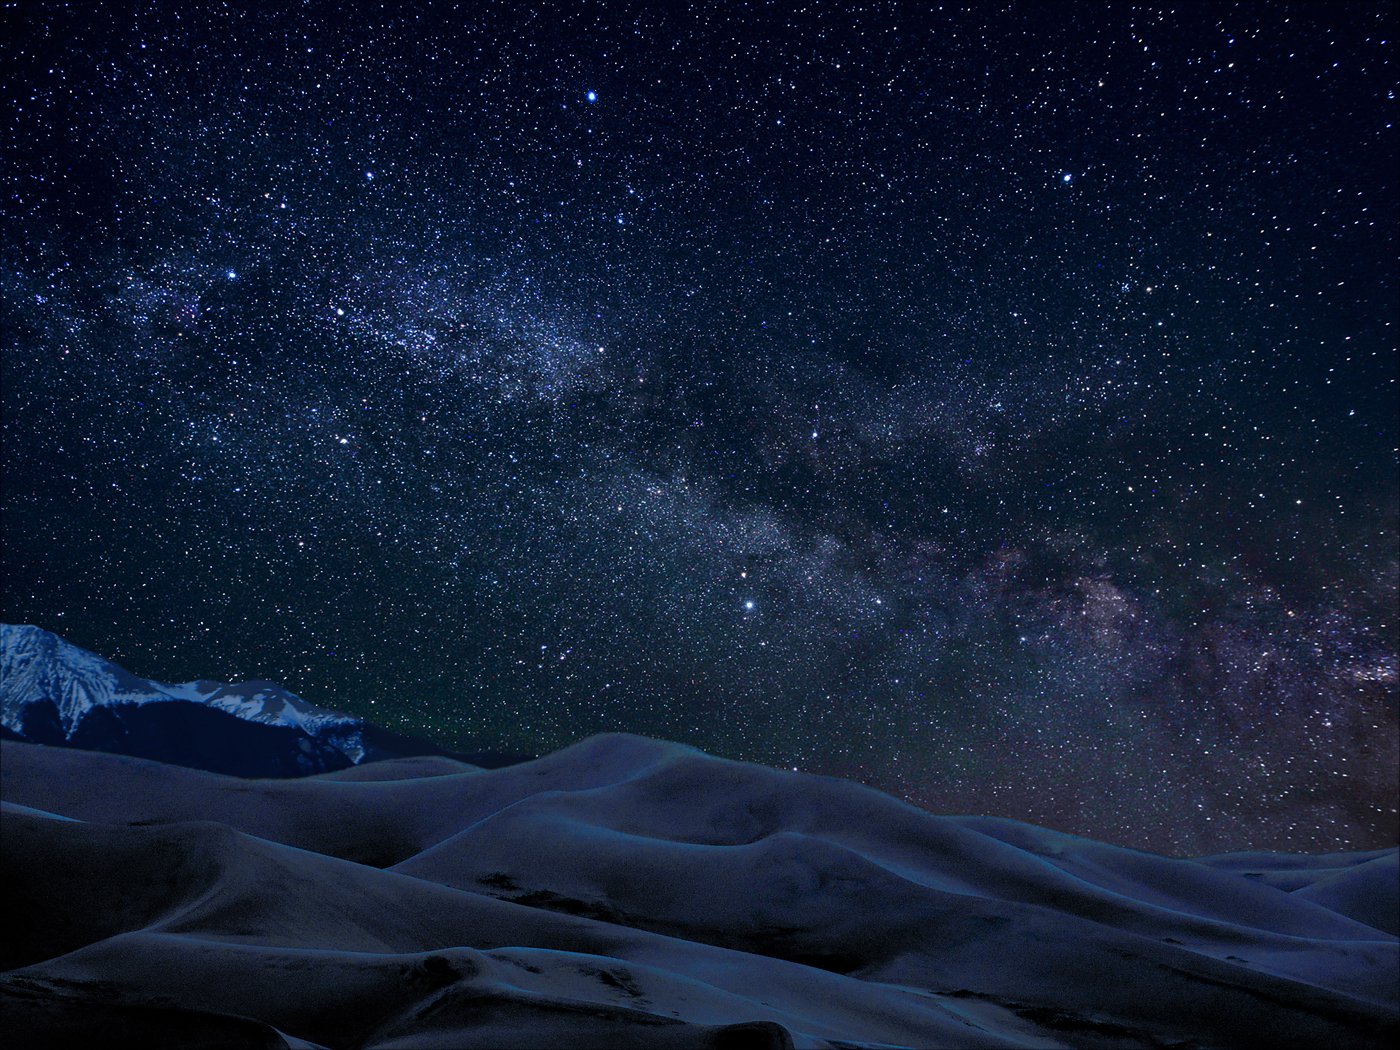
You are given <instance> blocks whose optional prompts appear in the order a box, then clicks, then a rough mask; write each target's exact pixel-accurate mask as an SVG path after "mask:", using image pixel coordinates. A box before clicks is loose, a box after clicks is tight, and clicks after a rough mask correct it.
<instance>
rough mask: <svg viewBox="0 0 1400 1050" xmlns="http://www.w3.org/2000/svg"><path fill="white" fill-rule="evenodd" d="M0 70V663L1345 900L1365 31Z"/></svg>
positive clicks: (1357, 719) (475, 48) (1384, 619)
mask: <svg viewBox="0 0 1400 1050" xmlns="http://www.w3.org/2000/svg"><path fill="white" fill-rule="evenodd" d="M7 14H8V18H7V21H8V22H9V23H10V26H11V29H10V30H7V32H6V33H5V34H4V36H5V39H6V43H4V44H0V48H2V49H3V51H4V61H5V66H6V68H7V71H8V73H9V75H8V77H7V78H6V83H5V87H4V92H5V93H4V96H3V113H4V122H5V124H4V129H5V141H6V142H7V144H8V148H7V150H6V156H5V160H4V162H3V166H0V186H3V196H4V222H5V229H6V236H5V237H4V238H3V248H2V249H0V250H2V251H3V256H2V257H0V289H3V301H4V307H3V310H4V316H3V324H0V337H2V338H3V351H4V353H3V366H2V367H3V373H0V378H3V398H2V400H3V468H4V483H3V491H2V493H0V495H3V524H4V546H3V568H4V579H5V581H6V585H5V588H4V594H3V609H0V611H3V619H4V620H5V621H6V622H32V623H36V624H38V625H40V626H43V627H46V628H48V629H50V630H54V631H57V632H58V633H60V634H63V635H64V636H66V637H67V638H69V639H70V640H71V641H73V642H75V643H77V644H80V645H83V646H85V647H87V648H90V649H93V650H95V651H97V652H100V653H102V654H103V655H105V656H108V657H110V658H112V659H115V660H118V661H119V662H121V663H123V664H125V665H126V666H128V667H129V668H130V669H131V670H132V671H134V672H136V673H138V674H141V675H145V676H149V677H155V678H161V679H165V680H181V679H189V678H194V677H218V678H224V679H233V678H238V677H255V678H267V679H274V680H278V681H281V682H283V683H284V684H286V685H287V686H288V687H290V688H292V689H294V690H295V691H297V692H299V693H300V694H302V695H304V696H305V697H306V698H307V699H309V700H311V701H313V702H315V703H320V704H324V705H326V706H332V707H337V708H340V709H342V710H346V711H349V712H352V713H356V714H361V715H365V716H367V717H370V718H372V719H374V720H376V721H378V722H380V723H382V724H385V725H387V726H389V727H391V728H395V729H399V730H403V731H409V732H415V733H419V734H423V735H429V736H431V737H433V738H434V739H437V740H439V741H440V742H443V743H445V744H448V745H456V746H459V747H463V748H471V747H480V746H486V747H491V748H497V749H500V750H513V751H525V752H531V753H541V752H543V751H546V750H549V749H553V748H555V747H558V746H561V745H563V744H565V743H567V742H569V741H572V740H575V739H578V738H580V737H582V736H584V735H587V734H590V733H595V732H599V731H605V730H626V731H630V732H637V733H644V734H648V735H652V736H659V737H665V738H669V739H675V740H680V741H683V742H687V743H692V744H695V745H698V746H700V747H703V748H705V749H707V750H710V751H712V752H714V753H717V754H722V755H726V756H731V757H736V758H744V759H750V760H755V761H760V762H765V763H770V764H774V765H780V766H785V767H796V768H800V769H803V770H807V771H812V772H819V773H828V774H833V775H839V776H847V777H854V778H857V779H860V780H862V781H864V782H866V783H869V784H872V785H874V786H876V787H879V788H881V789H884V790H886V791H889V792H892V793H894V794H896V795H898V796H900V797H903V798H907V799H908V800H910V801H911V802H914V803H915V804H918V805H921V806H926V807H928V808H931V809H934V810H936V811H940V812H967V813H971V812H977V813H994V814H1004V815H1008V816H1013V817H1017V818H1020V819H1025V820H1031V821H1035V822H1038V823H1044V824H1048V825H1050V826H1053V827H1057V828H1061V829H1064V830H1068V831H1074V832H1078V833H1082V834H1088V835H1092V836H1095V837H1099V838H1103V839H1107V840H1110V841H1114V842H1119V843H1123V844H1127V845H1132V846H1138V847H1143V848H1149V849H1154V850H1161V851H1166V852H1176V853H1191V852H1208V851H1212V850H1225V849H1241V848H1247V847H1260V848H1276V849H1292V850H1332V849H1345V848H1373V847H1378V846H1388V845H1393V844H1394V842H1395V840H1396V836H1397V833H1400V815H1398V814H1397V802H1396V791H1395V783H1396V777H1397V771H1398V768H1397V767H1398V765H1400V759H1398V757H1397V756H1398V755H1400V745H1398V744H1397V731H1398V730H1397V722H1398V719H1397V674H1398V672H1397V612H1396V606H1397V592H1398V590H1400V555H1397V540H1396V535H1397V525H1398V522H1397V517H1398V516H1400V515H1398V512H1397V502H1398V500H1400V493H1398V491H1397V442H1396V429H1397V385H1396V324H1395V321H1396V317H1397V300H1396V294H1397V293H1396V288H1397V276H1400V274H1397V269H1400V268H1398V267H1397V263H1396V258H1397V255H1396V228H1397V227H1396V219H1397V187H1396V179H1395V173H1396V171H1397V163H1396V162H1397V152H1396V133H1395V126H1394V122H1395V117H1396V107H1397V102H1396V97H1395V91H1396V79H1397V78H1396V62H1395V47H1394V36H1395V31H1396V25H1395V19H1394V14H1393V11H1392V10H1390V9H1388V8H1387V6H1386V5H1381V4H1364V3H1356V4H1347V5H1335V6H1326V5H1314V4H1307V5H1296V6H1290V5H1287V4H1276V5H1274V4H1271V5H1267V6H1263V5H1228V4H1221V5H1209V6H1206V7H1201V6H1198V5H1185V6H1182V7H1180V8H1174V7H1151V6H1142V5H1126V4H1116V3H1115V4H1105V5H1099V6H1096V7H1095V8H1093V9H1092V10H1091V9H1089V8H1084V9H1081V8H1078V7H1076V8H1073V9H1072V10H1071V9H1070V8H1068V7H1063V8H1062V7H1060V6H1059V5H1025V4H1010V5H1004V6H1000V7H996V6H991V5H981V4H979V5H969V6H968V7H965V8H961V9H953V8H951V7H946V6H945V7H943V8H940V9H938V10H929V9H927V8H926V6H925V5H908V6H906V5H900V4H886V3H879V4H807V5H797V4H778V3H754V4H747V5H716V6H714V7H700V6H694V7H691V8H682V7H681V6H679V5H650V6H637V7H633V6H626V5H620V4H588V3H573V4H567V5H548V6H545V7H539V8H537V9H536V10H534V11H527V10H523V9H522V5H516V4H482V3H472V4H462V5H455V6H454V5H451V4H424V3H408V4H402V5H384V6H380V5H374V4H352V5H350V6H349V7H348V8H347V7H345V6H343V5H331V4H321V3H300V4H296V5H288V6H287V7H286V8H285V9H280V10H274V9H273V7H271V6H269V5H259V4H239V3H221V4H202V3H178V4H177V3H163V2H156V3H150V4H146V5H142V6H140V7H139V8H135V9H133V10H127V11H122V12H118V11H116V10H113V9H108V8H101V9H99V8H96V7H93V6H92V5H83V4H77V5H67V4H60V3H27V2H15V3H12V4H10V5H8V11H7Z"/></svg>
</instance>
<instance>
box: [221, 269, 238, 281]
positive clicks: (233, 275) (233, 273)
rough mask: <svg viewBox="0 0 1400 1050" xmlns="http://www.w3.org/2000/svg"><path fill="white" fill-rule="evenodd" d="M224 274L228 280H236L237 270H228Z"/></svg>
mask: <svg viewBox="0 0 1400 1050" xmlns="http://www.w3.org/2000/svg"><path fill="white" fill-rule="evenodd" d="M224 276H225V277H227V278H228V279H229V280H230V281H236V280H238V271H237V270H229V271H228V272H227V273H226V274H224Z"/></svg>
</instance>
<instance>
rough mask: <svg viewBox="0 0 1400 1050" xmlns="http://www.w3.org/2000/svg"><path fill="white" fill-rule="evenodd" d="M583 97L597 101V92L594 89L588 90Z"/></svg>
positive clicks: (590, 100)
mask: <svg viewBox="0 0 1400 1050" xmlns="http://www.w3.org/2000/svg"><path fill="white" fill-rule="evenodd" d="M583 97H584V98H586V99H588V101H589V102H597V101H598V92H596V91H590V92H589V93H588V94H586V95H584V96H583Z"/></svg>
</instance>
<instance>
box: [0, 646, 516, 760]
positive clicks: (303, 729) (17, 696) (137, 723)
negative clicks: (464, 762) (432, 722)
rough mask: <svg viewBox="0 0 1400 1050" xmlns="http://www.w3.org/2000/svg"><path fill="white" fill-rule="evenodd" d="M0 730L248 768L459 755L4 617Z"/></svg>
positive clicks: (268, 691) (272, 689)
mask: <svg viewBox="0 0 1400 1050" xmlns="http://www.w3.org/2000/svg"><path fill="white" fill-rule="evenodd" d="M0 736H6V737H10V738H12V739H19V740H26V741H30V742H33V743H40V744H50V745H59V746H68V747H79V748H84V749H87V750H91V751H108V752H113V753H116V754H125V755H135V756H137V757H140V758H151V759H156V760H157V761H162V762H171V763H175V764H177V765H183V766H192V767H194V768H197V769H205V770H210V771H212V772H218V773H230V774H234V775H239V776H296V775H304V774H308V773H323V772H329V771H331V770H336V769H344V768H346V767H347V766H352V765H358V764H360V763H363V762H368V761H374V760H377V759H383V758H395V757H402V756H406V755H428V754H437V755H442V754H448V752H445V751H444V750H443V749H441V748H439V747H436V746H435V745H433V744H430V743H427V742H425V741H420V740H413V739H411V738H408V737H403V736H400V735H398V734H395V733H391V732H389V731H388V730H385V729H382V728H380V727H378V726H375V725H373V724H371V723H368V722H366V721H365V720H363V719H360V718H355V717H353V716H351V715H347V714H343V713H341V712H339V711H331V710H327V709H326V708H323V707H317V706H316V705H315V704H310V703H307V702H306V701H305V700H303V699H301V697H299V696H296V695H295V694H294V693H291V692H289V691H288V690H286V689H284V688H282V687H281V686H280V685H277V684H275V683H273V682H264V681H252V682H237V683H233V684H228V683H224V682H214V681H208V680H204V679H201V680H198V681H194V682H184V683H180V684H176V685H167V684H165V683H162V682H153V681H150V680H149V679H145V678H139V677H137V676H136V675H134V674H132V673H131V672H129V671H127V670H126V669H125V668H122V667H119V666H118V665H117V664H114V663H112V662H111V661H110V660H106V659H104V658H103V657H101V656H98V655H97V654H95V653H91V652H88V651H87V650H86V649H80V648H79V647H78V646H76V645H72V644H70V643H69V642H66V641H64V640H63V639H62V638H60V637H59V636H58V635H56V634H53V633H51V632H49V631H45V630H42V629H41V628H38V627H32V626H28V625H21V626H15V625H10V624H3V625H0ZM474 757H476V758H477V759H479V760H482V761H481V763H480V764H491V763H490V761H489V758H490V757H491V756H474Z"/></svg>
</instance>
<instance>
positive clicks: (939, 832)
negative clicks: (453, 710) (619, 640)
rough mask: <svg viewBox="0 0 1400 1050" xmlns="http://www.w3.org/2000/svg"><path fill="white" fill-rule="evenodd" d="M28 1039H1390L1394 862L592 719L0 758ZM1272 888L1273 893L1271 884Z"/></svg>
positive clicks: (1385, 856)
mask: <svg viewBox="0 0 1400 1050" xmlns="http://www.w3.org/2000/svg"><path fill="white" fill-rule="evenodd" d="M0 746H3V749H4V750H3V766H0V771H2V772H3V790H2V791H0V796H2V797H3V799H4V800H5V806H4V814H3V823H4V832H5V835H4V841H5V848H4V851H3V859H4V877H5V882H6V887H7V892H8V899H10V900H11V901H12V902H14V904H13V905H12V906H13V908H14V916H15V918H14V919H13V920H12V922H11V924H10V925H11V929H12V931H13V935H12V936H9V937H7V939H6V941H5V947H4V952H5V955H4V968H5V970H6V971H7V972H6V973H5V974H4V975H3V978H0V989H3V993H4V995H5V997H6V998H5V1003H6V1005H5V1014H6V1018H7V1024H11V1025H13V1026H15V1027H16V1029H17V1030H18V1031H19V1032H20V1033H21V1034H22V1035H23V1034H24V1033H26V1032H28V1033H29V1035H30V1036H32V1037H33V1038H34V1039H36V1040H38V1039H40V1038H41V1036H42V1034H43V1033H46V1032H47V1033H68V1036H69V1037H71V1038H72V1039H74V1040H78V1041H81V1040H83V1039H84V1038H92V1037H95V1036H96V1035H98V1034H100V1033H110V1032H112V1031H117V1030H120V1031H122V1032H127V1033H130V1034H131V1035H132V1037H133V1038H135V1039H137V1040H138V1041H139V1040H146V1041H148V1042H149V1043H150V1045H156V1044H158V1043H160V1042H166V1043H176V1044H178V1043H181V1042H183V1043H185V1044H197V1045H228V1046H264V1045H266V1046H283V1045H287V1046H307V1045H312V1046H323V1047H459V1046H460V1047H476V1046H481V1047H487V1046H506V1047H513V1046H552V1047H553V1046H559V1047H565V1046H580V1047H591V1046H656V1047H731V1048H732V1047H781V1046H787V1045H790V1044H793V1045H797V1046H809V1047H824V1046H870V1047H875V1046H907V1047H976V1046H1074V1047H1086V1046H1128V1047H1131V1046H1143V1047H1147V1046H1162V1045H1186V1046H1196V1045H1210V1046H1258V1045H1261V1043H1263V1044H1267V1045H1273V1046H1318V1045H1348V1046H1366V1045H1377V1046H1379V1045H1383V1044H1385V1043H1388V1040H1389V1037H1391V1036H1393V1035H1394V1034H1395V1032H1396V1024H1397V1006H1396V981H1397V955H1400V942H1397V939H1396V936H1395V929H1396V917H1395V909H1396V884H1397V852H1396V851H1395V850H1390V851H1384V852H1380V853H1372V854H1364V855H1342V856H1334V857H1326V858H1311V859H1310V858H1298V857H1283V856H1275V855H1269V854H1242V855H1232V856H1230V857H1217V858H1203V859H1201V860H1199V861H1197V860H1182V859H1170V858H1164V857H1158V856H1154V855H1150V854H1145V853H1139V852H1135V851H1131V850H1124V849H1119V848H1116V847H1112V846H1107V845H1104V844H1101V843H1095V842H1092V841H1088V840H1084V839H1079V838H1076V837H1074V836H1069V835H1063V834H1059V833H1056V832H1052V831H1048V830H1046V829H1042V828H1035V827H1031V826H1028V825H1023V824H1018V823H1016V822H1013V821H1005V820H992V819H987V818H973V817H955V818H947V817H938V816H934V815H932V814H929V813H926V812H924V811H921V810H918V809H915V808H912V807H910V806H907V805H905V804H903V803H901V802H899V801H897V800H895V799H892V798H890V797H888V796H885V795H882V794H880V793H879V792H876V791H873V790H870V789H867V788H863V787H860V786H858V785H855V784H851V783H848V782H843V781H838V780H832V779H828V778H820V777H812V776H806V775H801V774H794V773H788V772H780V771H777V770H772V769H767V768H764V767H759V766H752V765H746V764H743V763H736V762H728V761H723V760H720V759H716V758H712V757H709V756H707V755H704V754H701V753H700V752H697V751H694V750H692V749H689V748H685V747H681V746H679V745H673V744H667V743H663V742H659V741H652V740H646V739H642V738H638V737H630V736H621V735H606V736H601V737H594V738H591V739H589V740H585V741H583V742H581V743H579V744H577V745H575V746H573V747H571V748H567V749H565V750H563V751H560V752H556V753H555V754H552V755H548V756H545V757H544V758H541V759H538V760H536V761H533V762H528V763H524V764H521V765H517V766H511V767H507V768H503V769H495V770H481V769H476V768H474V767H471V766H467V765H465V764H462V763H458V762H454V761H452V760H451V759H446V758H440V757H433V758H426V759H402V760H394V761H388V762H384V763H376V764H370V765H366V766H362V767H357V768H355V769H350V770H343V771H340V772H337V773H329V774H323V775H320V776H314V777H306V778H302V779H293V780H286V779H283V780H243V779H238V778H233V777H224V776H219V775H216V774H211V773H204V772H199V771H195V770H190V769H184V768H179V767H175V766H169V765H162V764H159V763H155V762H149V761H145V760H141V759H133V758H125V757H120V756H115V755H108V754H100V753H94V752H83V751H77V750H71V749H60V748H49V747H43V746H39V745H34V744H21V743H13V742H5V743H3V745H0ZM1290 880H1291V882H1292V883H1294V884H1295V885H1291V886H1290V885H1288V883H1289V882H1290Z"/></svg>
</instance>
